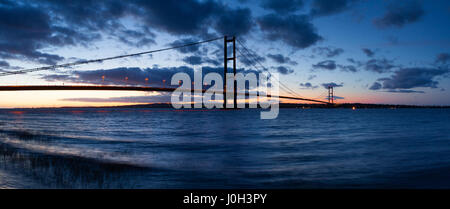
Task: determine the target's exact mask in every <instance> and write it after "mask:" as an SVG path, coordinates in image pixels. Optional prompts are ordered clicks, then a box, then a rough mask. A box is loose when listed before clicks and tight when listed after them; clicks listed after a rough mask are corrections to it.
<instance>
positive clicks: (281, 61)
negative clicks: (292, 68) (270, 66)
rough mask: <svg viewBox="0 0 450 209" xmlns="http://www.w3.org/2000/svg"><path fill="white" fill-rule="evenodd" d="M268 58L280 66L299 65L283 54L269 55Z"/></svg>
mask: <svg viewBox="0 0 450 209" xmlns="http://www.w3.org/2000/svg"><path fill="white" fill-rule="evenodd" d="M267 57H269V58H270V59H272V60H273V61H275V62H277V63H278V64H290V65H297V64H298V63H297V62H295V61H293V60H291V59H290V58H289V57H285V56H283V55H282V54H268V55H267Z"/></svg>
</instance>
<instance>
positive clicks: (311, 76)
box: [308, 75, 317, 81]
mask: <svg viewBox="0 0 450 209" xmlns="http://www.w3.org/2000/svg"><path fill="white" fill-rule="evenodd" d="M314 78H317V75H310V76H308V81H310V80H312V79H314Z"/></svg>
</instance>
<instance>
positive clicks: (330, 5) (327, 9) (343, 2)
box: [310, 0, 357, 16]
mask: <svg viewBox="0 0 450 209" xmlns="http://www.w3.org/2000/svg"><path fill="white" fill-rule="evenodd" d="M356 2H357V1H356V0H314V1H313V2H312V5H311V12H310V13H311V16H327V15H333V14H337V13H340V12H343V11H345V10H347V9H349V8H350V7H351V6H353V5H354V3H356Z"/></svg>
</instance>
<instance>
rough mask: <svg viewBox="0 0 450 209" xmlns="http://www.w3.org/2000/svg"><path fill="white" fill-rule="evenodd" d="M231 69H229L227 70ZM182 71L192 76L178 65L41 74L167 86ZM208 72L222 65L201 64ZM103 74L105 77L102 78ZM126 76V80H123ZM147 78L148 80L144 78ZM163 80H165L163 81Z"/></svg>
mask: <svg viewBox="0 0 450 209" xmlns="http://www.w3.org/2000/svg"><path fill="white" fill-rule="evenodd" d="M231 71H232V70H231V69H229V72H231ZM236 71H237V72H238V73H239V72H242V73H255V74H257V75H258V74H259V71H255V70H247V69H243V68H238V69H236ZM179 72H183V73H186V74H188V75H189V76H190V77H191V79H193V78H194V69H193V68H191V67H188V66H179V67H152V68H138V67H130V68H127V67H119V68H112V69H98V70H80V71H72V72H71V73H70V74H57V75H42V76H41V78H42V79H44V80H46V81H60V82H73V83H87V84H101V85H149V86H169V83H170V79H171V78H172V76H173V75H174V74H176V73H179ZM210 72H216V73H219V74H222V73H223V68H222V67H210V66H203V67H202V73H203V74H207V73H210ZM102 76H105V79H104V80H103V79H102ZM125 78H127V80H125ZM145 78H148V81H146V80H145ZM163 80H165V81H166V82H165V83H163Z"/></svg>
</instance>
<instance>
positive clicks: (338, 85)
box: [322, 82, 344, 89]
mask: <svg viewBox="0 0 450 209" xmlns="http://www.w3.org/2000/svg"><path fill="white" fill-rule="evenodd" d="M322 86H323V87H324V88H325V89H328V87H330V86H332V87H333V88H337V87H343V86H344V83H341V84H336V83H334V82H331V83H322Z"/></svg>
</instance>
